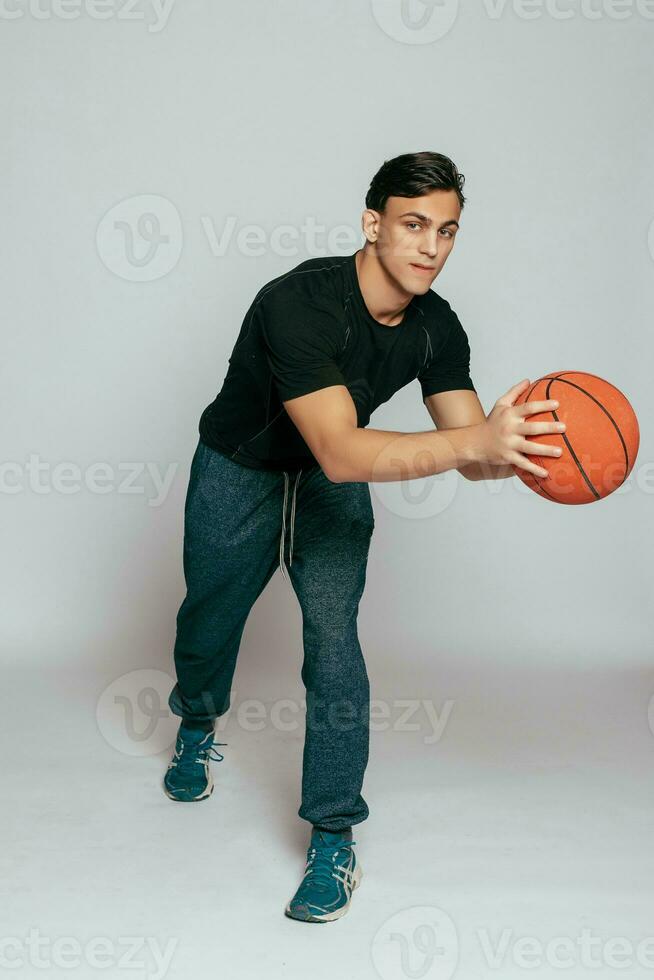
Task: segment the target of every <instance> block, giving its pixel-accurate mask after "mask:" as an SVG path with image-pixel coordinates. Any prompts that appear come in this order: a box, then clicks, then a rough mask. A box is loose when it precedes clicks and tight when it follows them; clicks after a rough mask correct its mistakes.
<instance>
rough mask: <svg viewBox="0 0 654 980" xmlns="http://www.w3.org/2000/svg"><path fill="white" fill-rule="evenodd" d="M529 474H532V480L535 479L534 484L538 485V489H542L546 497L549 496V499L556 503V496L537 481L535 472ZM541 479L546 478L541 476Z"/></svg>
mask: <svg viewBox="0 0 654 980" xmlns="http://www.w3.org/2000/svg"><path fill="white" fill-rule="evenodd" d="M531 475H532V476H533V478H534V480H535V481H536V486H537V487H538V489H539V490H540V491H542V493H544V494H545V496H546V497H549V498H550V500H553V501H554V503H555V504H558V500H557V499H556V497H553V496H552V494H551V493H548V492H547V490H546V489H545V487H544V486H542V484H540V483H539V482H538V477H537V476H536V474H535V473H532V474H531ZM543 479H546V477H543Z"/></svg>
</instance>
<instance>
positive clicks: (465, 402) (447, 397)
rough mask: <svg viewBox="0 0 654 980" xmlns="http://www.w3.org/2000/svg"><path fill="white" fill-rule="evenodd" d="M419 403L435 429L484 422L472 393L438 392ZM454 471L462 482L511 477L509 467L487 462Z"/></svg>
mask: <svg viewBox="0 0 654 980" xmlns="http://www.w3.org/2000/svg"><path fill="white" fill-rule="evenodd" d="M423 401H424V403H425V406H426V408H427V411H428V412H429V414H430V415H431V417H432V419H433V420H434V425H435V426H436V427H437V428H438V429H439V430H443V429H454V428H458V427H460V426H468V425H477V424H479V423H480V422H485V421H486V415H485V413H484V409H483V406H482V404H481V402H480V401H479V397H478V395H477V392H476V391H469V390H468V389H458V390H456V391H439V392H438V393H437V394H435V395H427V397H426V398H424V399H423ZM457 469H458V471H459V473H461V475H462V476H465V478H466V480H501V479H505V478H506V477H507V476H515V471H514V469H513V467H512V466H511V465H497V466H493V465H492V464H491V463H479V462H472V463H462V464H461V465H460V466H457Z"/></svg>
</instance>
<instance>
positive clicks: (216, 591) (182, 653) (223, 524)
mask: <svg viewBox="0 0 654 980" xmlns="http://www.w3.org/2000/svg"><path fill="white" fill-rule="evenodd" d="M282 501H283V478H282V475H281V474H280V473H272V472H269V471H264V470H255V469H252V468H251V467H246V466H243V465H242V464H240V463H236V462H234V461H233V460H231V459H229V458H228V457H227V456H223V455H222V454H221V453H218V452H216V451H215V450H213V449H211V448H210V447H208V446H206V445H204V443H202V442H200V443H198V446H197V449H196V451H195V455H194V457H193V462H192V464H191V473H190V479H189V486H188V492H187V496H186V504H185V509H184V577H185V580H186V587H187V594H186V597H185V599H184V601H183V602H182V605H181V607H180V609H179V612H178V614H177V635H176V640H175V648H174V660H175V669H176V672H177V683H176V684H175V686H174V688H173V690H172V691H171V694H170V697H169V702H168V703H169V705H170V708H171V710H172V711H173V713H174V714H176V715H180V716H181V717H183V719H184V722H185V723H187V722H188V723H189V724H193V725H197V726H202V725H203V724H204V725H205V726H206V727H207V728H209V727H210V726H211V725H212V724H213V722H214V721H215V719H216V717H217V716H218V715H222V714H224V713H225V712H227V711H228V710H229V707H230V689H231V685H232V679H233V675H234V670H235V667H236V659H237V655H238V650H239V646H240V641H241V636H242V633H243V629H244V627H245V622H246V620H247V617H248V614H249V612H250V610H251V608H252V606H253V605H254V603H255V601H256V599H257V598H258V596H259V595H260V594H261V592H262V591H263V589H264V588H265V586H266V584H267V582H268V581H269V580H270V578H271V576H272V575H273V573H274V571H275V569H276V568H277V562H278V558H277V554H278V547H279V536H280V532H281V523H282Z"/></svg>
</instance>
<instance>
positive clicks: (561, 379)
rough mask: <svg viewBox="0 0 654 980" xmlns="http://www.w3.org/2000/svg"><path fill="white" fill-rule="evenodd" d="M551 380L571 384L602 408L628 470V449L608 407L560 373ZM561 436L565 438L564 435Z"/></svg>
mask: <svg viewBox="0 0 654 980" xmlns="http://www.w3.org/2000/svg"><path fill="white" fill-rule="evenodd" d="M568 373H569V372H567V371H566V374H568ZM552 381H560V382H561V383H562V384H564V385H571V386H572V387H573V388H577V390H578V391H581V392H583V394H584V395H588V397H589V398H592V400H593V401H594V402H595V404H596V405H599V407H600V408H601V409H602V411H603V412H604V413H605V414H606V415H607V416H608V418H609V420H610V421H611V423H612V425H613V426H614V428H615V431H616V432H617V433H618V439H619V440H620V442H621V443H622V451H623V452H624V462H625V469H626V470H628V469H629V451H628V449H627V444H626V443H625V441H624V438H623V436H622V433H621V432H620V427H619V425H618V423H617V422H616V421H615V419H614V418H613V416H612V415H611V413H610V412H609V410H608V408H605V407H604V405H602V403H601V402H600V401H598V400H597V398H595V396H594V395H591V393H590V392H589V391H586V389H585V388H582V387H581V386H580V385H578V384H575V383H574V381H566V380H564V379H563V376H562V375H557V377H556V378H552ZM548 391H549V388H548ZM563 438H564V439H565V436H564V437H563ZM625 479H626V477H625ZM623 482H624V481H623Z"/></svg>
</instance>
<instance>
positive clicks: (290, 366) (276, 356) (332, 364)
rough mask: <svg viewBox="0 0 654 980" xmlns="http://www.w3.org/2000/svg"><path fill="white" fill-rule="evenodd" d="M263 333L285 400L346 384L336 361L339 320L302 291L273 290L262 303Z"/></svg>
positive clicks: (279, 388) (277, 383)
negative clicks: (308, 298)
mask: <svg viewBox="0 0 654 980" xmlns="http://www.w3.org/2000/svg"><path fill="white" fill-rule="evenodd" d="M273 292H274V291H273ZM261 333H262V337H263V344H264V348H265V352H266V357H267V358H268V363H269V365H270V369H271V372H272V375H273V379H274V382H275V385H276V387H277V390H278V392H279V397H280V398H281V400H282V401H285V400H286V399H289V398H298V397H299V396H300V395H308V394H309V393H310V392H312V391H318V390H319V389H320V388H327V387H329V386H330V385H344V384H345V379H344V377H343V375H342V373H341V370H340V368H339V367H338V364H337V357H338V354H339V342H338V337H339V323H338V321H337V320H336V319H335V317H334V316H333V315H332V314H330V313H329V312H328V311H327V310H325V309H322V308H320V307H318V306H316V305H314V304H312V303H311V302H309V301H307V300H306V299H305V298H303V297H302V296H301V295H299V294H294V293H292V292H288V293H285V294H282V293H281V291H280V293H279V294H278V295H277V296H272V294H271V295H270V296H269V297H267V298H266V302H265V304H263V311H262V326H261Z"/></svg>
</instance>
